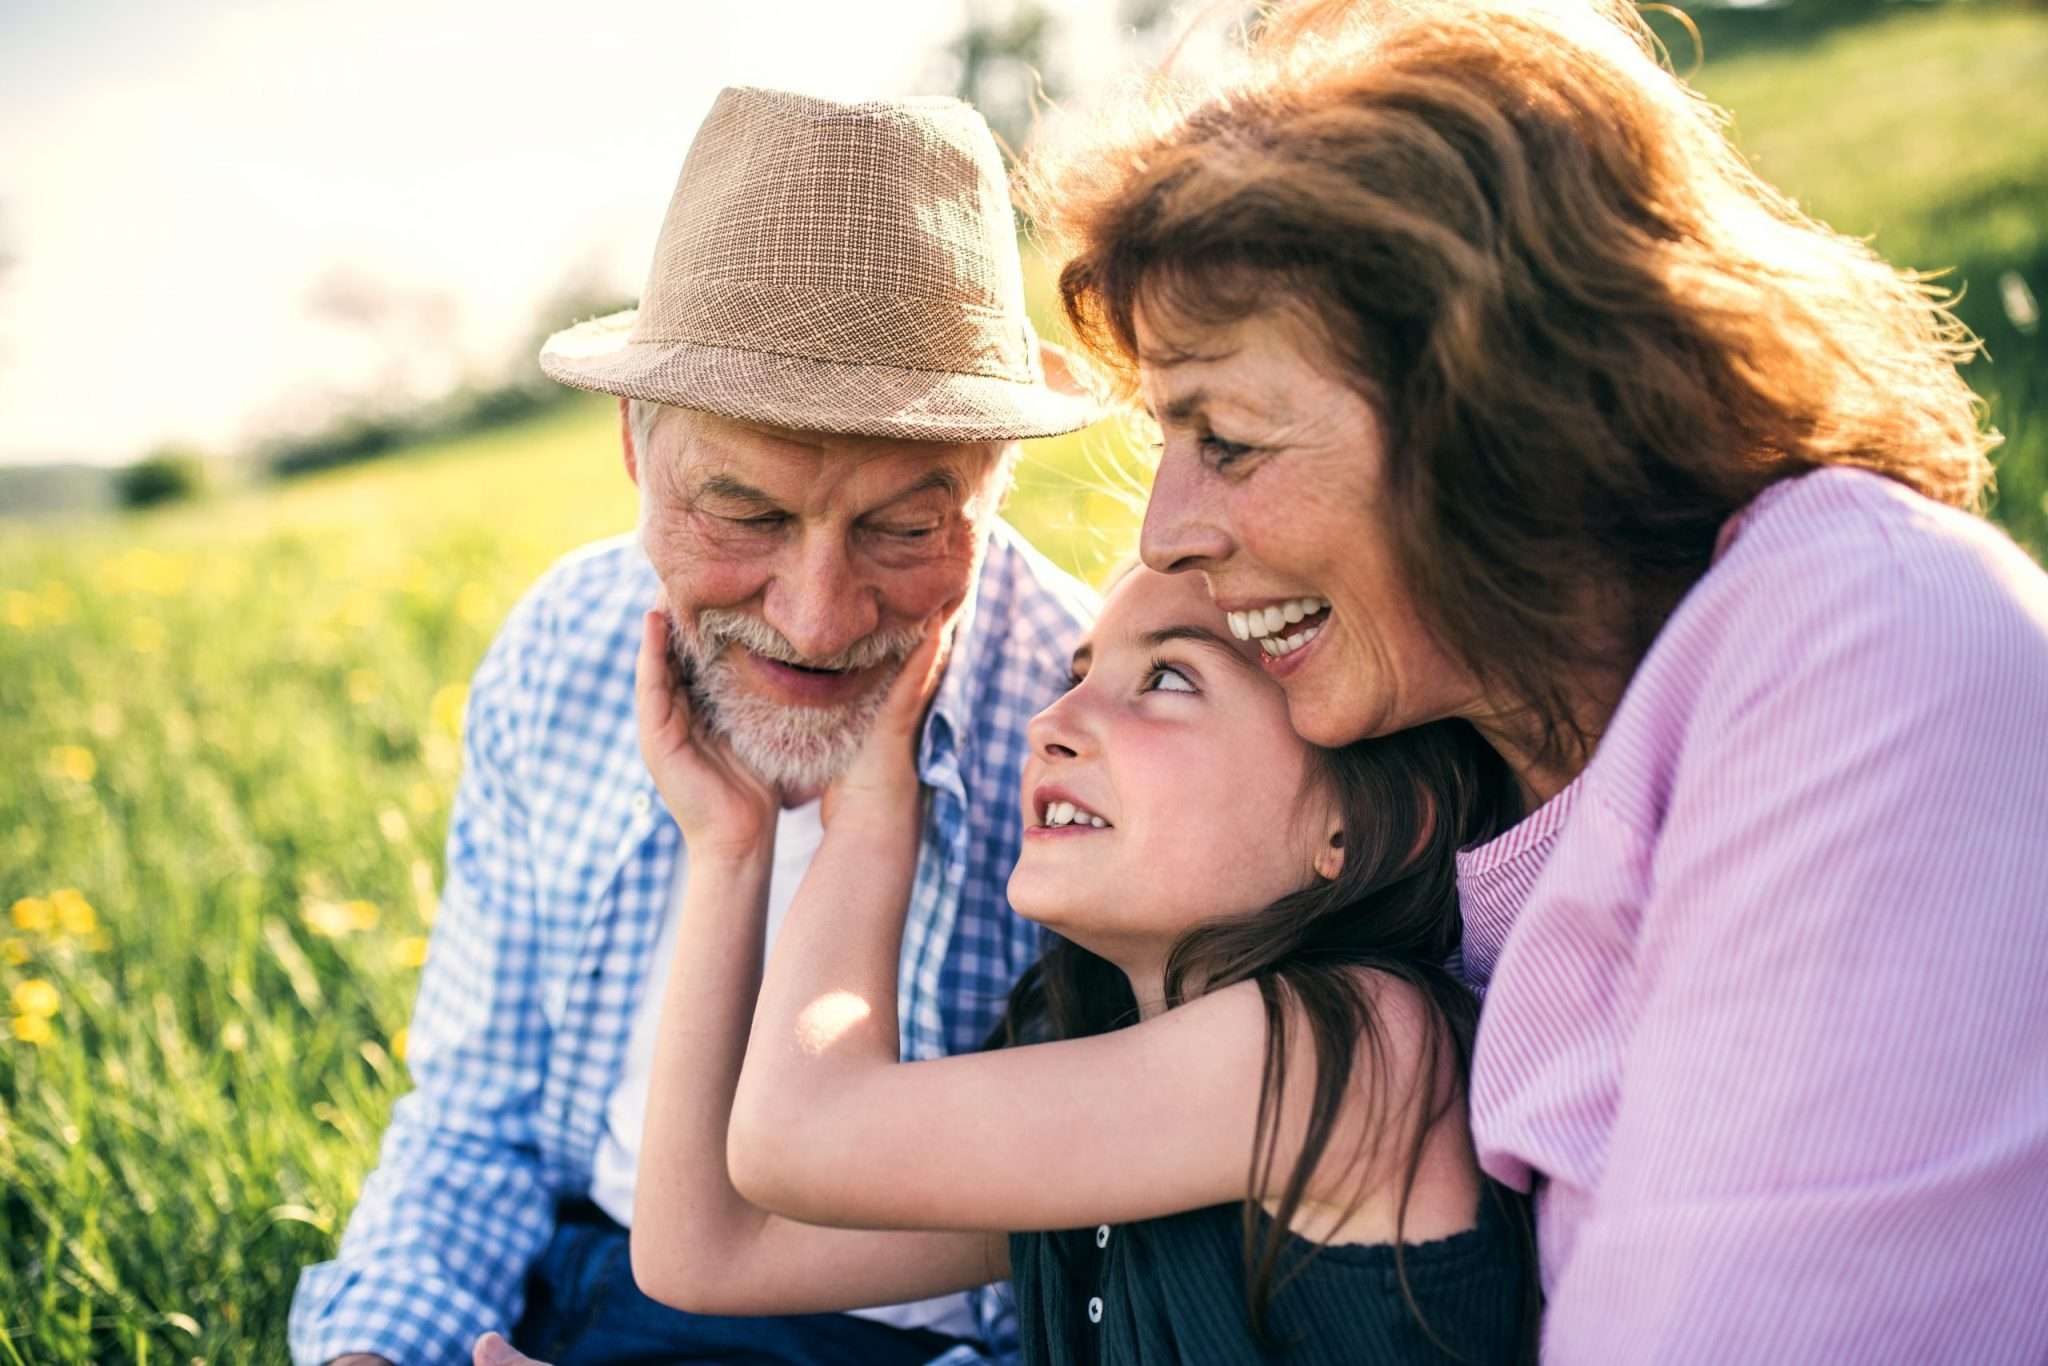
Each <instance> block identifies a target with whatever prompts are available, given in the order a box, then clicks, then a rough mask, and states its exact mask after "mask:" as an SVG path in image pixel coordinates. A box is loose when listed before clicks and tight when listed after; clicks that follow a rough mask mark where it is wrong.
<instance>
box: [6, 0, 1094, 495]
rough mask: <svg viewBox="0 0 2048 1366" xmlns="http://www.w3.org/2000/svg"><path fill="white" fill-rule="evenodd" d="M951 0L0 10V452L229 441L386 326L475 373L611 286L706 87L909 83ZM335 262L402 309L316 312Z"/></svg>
mask: <svg viewBox="0 0 2048 1366" xmlns="http://www.w3.org/2000/svg"><path fill="white" fill-rule="evenodd" d="M965 2H966V0H889V3H888V4H886V5H875V4H848V3H845V2H844V0H803V2H802V3H790V2H782V3H778V2H776V0H763V2H760V3H752V4H739V5H734V4H728V3H722V2H720V0H611V2H610V3H607V4H605V5H601V6H594V7H578V8H576V9H574V10H571V9H568V8H566V7H562V6H555V5H523V4H506V3H504V2H503V0H366V2H352V3H348V4H334V3H331V2H330V3H311V2H310V0H232V2H230V0H212V2H211V3H208V2H206V0H64V3H61V4H60V3H55V2H54V0H50V2H48V3H39V2H38V0H29V3H26V4H6V5H0V128H5V129H6V130H7V136H6V138H5V139H4V142H0V254H5V255H9V256H12V257H13V258H15V259H14V263H13V265H12V267H11V268H9V269H6V270H5V272H4V273H0V462H19V461H40V460H56V459H84V460H97V461H121V460H128V459H132V458H134V457H135V456H136V455H138V454H140V453H142V451H143V450H144V449H145V448H147V447H149V446H151V445H153V444H155V443H158V442H161V441H167V440H183V441H192V442H197V443H200V444H201V445H203V446H206V447H208V448H212V449H233V448H235V447H237V446H239V445H240V444H242V443H243V442H245V441H246V440H247V439H249V438H250V437H252V436H255V435H257V434H260V433H262V432H264V431H269V430H274V429H276V428H278V427H280V426H284V425H288V424H290V423H292V422H293V421H294V420H295V419H297V420H299V421H304V420H305V415H306V414H309V413H313V412H317V411H319V410H321V408H322V406H323V405H324V404H326V403H328V402H331V401H333V400H334V399H335V398H337V397H342V396H347V395H351V394H357V393H361V392H363V391H365V389H366V388H368V387H369V386H371V385H373V384H375V383H376V382H377V381H378V378H379V376H381V375H384V374H386V373H387V372H388V371H390V369H391V367H392V366H393V364H394V353H395V352H396V351H398V350H401V349H403V348H395V347H394V345H393V342H392V337H393V336H394V335H395V336H398V337H400V338H402V337H404V336H405V335H408V334H407V333H405V331H404V327H405V326H408V325H413V326H417V327H418V328H419V329H421V330H420V331H419V332H418V335H420V336H422V337H425V336H434V335H438V336H442V337H447V338H452V339H453V346H452V347H449V346H428V345H424V344H423V345H422V346H421V347H419V348H418V350H419V351H420V352H422V353H424V352H429V351H434V350H441V351H449V350H454V351H459V353H460V359H459V360H458V361H457V362H455V364H454V365H453V366H451V367H447V370H448V373H450V374H451V375H452V373H453V372H454V371H455V370H457V369H459V368H461V367H463V366H467V367H470V368H471V369H473V370H474V371H477V372H484V371H487V370H493V369H497V368H499V367H501V366H502V365H503V364H504V362H505V360H506V359H507V358H508V356H509V354H510V352H511V350H512V349H513V348H514V347H515V346H516V344H517V343H518V342H519V341H520V340H521V339H523V338H525V337H526V336H527V335H528V334H529V333H530V332H531V331H532V330H533V328H534V326H535V324H536V321H537V310H538V309H539V308H540V306H541V303H542V301H543V300H544V299H546V298H547V297H548V296H550V295H551V294H553V293H555V292H556V291H557V290H558V289H560V288H561V287H562V286H563V285H564V284H565V283H566V282H567V281H569V280H570V279H571V278H572V277H575V276H578V275H579V274H580V275H582V276H584V277H594V278H595V279H597V280H598V281H600V282H602V283H603V284H604V285H606V286H608V287H609V288H611V289H612V290H615V291H616V292H618V293H620V294H622V295H626V296H631V295H633V294H636V293H637V292H638V290H639V286H640V282H641V279H642V277H643V275H644V273H645V270H646V265H647V261H648V258H649V255H650V253H651V250H652V245H653V240H654V234H655V232H656V230H657V229H658V228H659V226H660V220H661V215H662V211H663V209H664V208H665V207H666V205H667V202H668V196H669V192H670V190H671V189H672V188H673V187H674V183H675V177H676V174H677V172H678V171H679V170H680V169H681V166H682V158H683V153H684V150H685V149H686V148H687V147H688V145H689V141H690V137H691V135H692V133H693V132H694V131H695V129H696V126H697V124H698V122H699V120H700V119H701V118H702V116H703V114H704V111H705V109H706V108H707V107H708V106H709V104H710V101H711V97H712V95H713V94H714V93H715V92H716V91H717V89H718V88H719V87H720V86H722V85H728V84H758V85H771V86H781V87H788V88H794V89H802V90H810V91H815V92H817V93H821V94H827V95H836V96H841V97H859V96H870V95H889V94H898V93H904V92H907V91H910V90H912V89H915V88H917V87H918V85H919V83H920V77H921V76H923V77H926V78H927V79H929V76H928V73H930V72H931V71H932V70H933V69H934V64H933V54H934V52H935V51H936V50H937V49H938V48H939V47H940V46H941V45H943V44H944V43H945V42H946V41H947V40H948V39H949V38H950V37H951V36H952V35H953V33H954V32H955V31H957V29H958V27H959V24H960V22H961V17H962V6H963V5H964V3H965ZM1085 8H1086V7H1080V8H1077V11H1076V12H1077V13H1078V12H1081V10H1082V9H1085ZM1108 8H1109V6H1108V5H1107V4H1102V5H1099V6H1097V7H1096V9H1097V11H1098V12H1099V11H1101V10H1107V9H1108ZM336 278H356V279H370V280H374V281H376V282H378V284H379V285H380V286H381V287H382V288H384V289H385V290H387V291H388V292H389V293H390V294H391V295H393V296H394V297H397V298H400V299H402V300H406V301H409V302H408V303H407V309H408V310H410V311H409V312H407V313H406V315H405V316H407V317H411V318H416V319H417V320H418V321H417V322H416V323H414V324H405V323H397V324H392V325H390V326H388V327H386V328H385V330H384V332H383V333H382V340H380V341H377V342H372V341H370V340H369V338H368V336H367V335H366V334H365V333H364V332H363V330H361V329H350V328H348V327H346V326H341V325H337V324H336V323H335V322H334V321H333V320H332V319H331V318H330V319H327V320H322V319H321V318H320V317H319V316H317V315H316V314H315V313H314V312H312V311H310V310H309V309H308V306H307V301H308V298H309V296H310V295H311V293H312V291H313V287H314V286H315V285H316V284H317V283H319V282H321V281H332V280H334V279H336Z"/></svg>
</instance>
